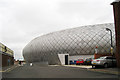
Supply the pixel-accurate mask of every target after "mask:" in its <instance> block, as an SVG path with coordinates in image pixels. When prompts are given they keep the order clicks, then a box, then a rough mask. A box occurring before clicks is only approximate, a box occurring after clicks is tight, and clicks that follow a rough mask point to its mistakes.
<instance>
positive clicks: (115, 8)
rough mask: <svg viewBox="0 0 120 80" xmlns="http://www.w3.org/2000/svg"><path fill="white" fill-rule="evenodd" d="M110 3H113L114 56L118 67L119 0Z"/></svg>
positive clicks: (119, 40) (119, 60) (119, 49)
mask: <svg viewBox="0 0 120 80" xmlns="http://www.w3.org/2000/svg"><path fill="white" fill-rule="evenodd" d="M111 5H113V11H114V23H115V33H116V53H115V56H116V59H117V67H118V68H120V0H116V1H114V2H113V3H112V4H111Z"/></svg>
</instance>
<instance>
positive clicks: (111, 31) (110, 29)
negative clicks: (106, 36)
mask: <svg viewBox="0 0 120 80" xmlns="http://www.w3.org/2000/svg"><path fill="white" fill-rule="evenodd" d="M106 30H107V31H110V36H111V54H113V43H112V31H111V29H109V28H106Z"/></svg>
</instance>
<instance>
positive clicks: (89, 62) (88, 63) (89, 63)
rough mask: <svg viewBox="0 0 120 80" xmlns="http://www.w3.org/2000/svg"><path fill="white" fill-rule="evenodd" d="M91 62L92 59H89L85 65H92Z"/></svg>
mask: <svg viewBox="0 0 120 80" xmlns="http://www.w3.org/2000/svg"><path fill="white" fill-rule="evenodd" d="M91 61H92V58H87V59H85V61H84V64H85V65H91Z"/></svg>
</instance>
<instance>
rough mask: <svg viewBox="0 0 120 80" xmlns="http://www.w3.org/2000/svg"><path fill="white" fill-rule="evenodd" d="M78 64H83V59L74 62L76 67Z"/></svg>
mask: <svg viewBox="0 0 120 80" xmlns="http://www.w3.org/2000/svg"><path fill="white" fill-rule="evenodd" d="M80 64H84V60H83V59H78V60H77V61H76V65H80Z"/></svg>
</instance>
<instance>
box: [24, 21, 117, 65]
mask: <svg viewBox="0 0 120 80" xmlns="http://www.w3.org/2000/svg"><path fill="white" fill-rule="evenodd" d="M106 28H109V29H111V30H112V33H113V36H112V38H113V46H114V49H115V30H114V24H113V23H107V24H97V25H88V26H81V27H77V28H71V29H66V30H62V31H57V32H52V33H49V34H46V35H42V36H39V37H37V38H35V39H33V40H32V41H31V42H30V43H28V44H27V45H26V46H25V48H24V49H23V56H24V58H25V60H26V61H27V62H48V63H49V64H61V63H60V60H59V57H58V54H69V56H74V55H79V56H80V55H93V54H94V53H95V48H96V46H97V47H98V53H99V54H102V53H110V47H111V46H110V39H111V36H110V32H109V31H106ZM114 51H115V50H114Z"/></svg>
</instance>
